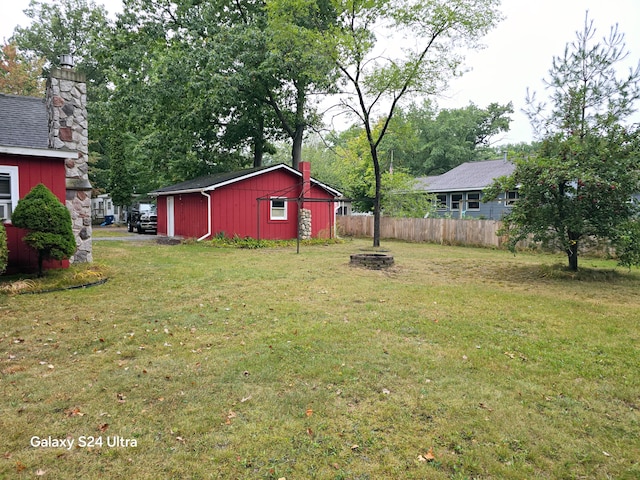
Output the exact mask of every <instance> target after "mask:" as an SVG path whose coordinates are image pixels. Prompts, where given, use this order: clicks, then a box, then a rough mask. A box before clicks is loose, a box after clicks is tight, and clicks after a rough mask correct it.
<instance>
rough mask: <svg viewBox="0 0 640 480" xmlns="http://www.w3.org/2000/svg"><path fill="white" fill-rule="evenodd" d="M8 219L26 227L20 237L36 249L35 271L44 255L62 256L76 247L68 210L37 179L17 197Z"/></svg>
mask: <svg viewBox="0 0 640 480" xmlns="http://www.w3.org/2000/svg"><path fill="white" fill-rule="evenodd" d="M11 222H12V223H13V225H15V226H16V227H18V228H24V229H26V230H28V233H27V234H26V235H25V236H24V238H23V240H24V242H25V243H26V244H27V245H29V246H30V247H31V248H33V249H34V250H36V251H37V252H38V273H39V275H42V262H43V260H44V259H54V260H62V259H65V258H69V257H70V256H71V255H73V253H74V252H75V251H76V241H75V237H74V235H73V230H72V225H71V214H70V213H69V210H68V209H67V207H66V206H64V205H63V204H62V203H60V201H59V200H58V198H57V197H56V196H55V195H54V194H53V193H52V192H51V190H49V189H48V188H47V187H45V186H44V185H43V184H41V183H40V184H38V185H36V186H35V187H33V188H32V189H31V191H30V192H29V193H28V194H27V195H25V196H24V197H23V198H22V199H20V201H19V202H18V205H16V208H15V210H14V212H13V215H12V217H11Z"/></svg>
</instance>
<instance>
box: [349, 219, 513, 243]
mask: <svg viewBox="0 0 640 480" xmlns="http://www.w3.org/2000/svg"><path fill="white" fill-rule="evenodd" d="M337 219H338V220H337V227H338V233H339V234H341V235H347V236H354V237H373V216H370V215H355V216H354V215H340V216H338V217H337ZM501 226H502V222H501V221H499V220H457V219H450V218H392V217H382V218H381V219H380V237H381V238H387V239H388V238H395V239H398V240H406V241H408V242H428V243H441V244H445V245H470V246H483V247H501V246H502V245H503V244H504V243H506V238H505V237H499V236H498V235H497V233H496V232H497V231H498V230H499V229H500V227H501Z"/></svg>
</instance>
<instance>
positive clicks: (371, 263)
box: [349, 253, 393, 270]
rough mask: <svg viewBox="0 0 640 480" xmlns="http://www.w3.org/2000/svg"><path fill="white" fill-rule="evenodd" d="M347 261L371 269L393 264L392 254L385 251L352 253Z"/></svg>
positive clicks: (387, 266) (379, 268)
mask: <svg viewBox="0 0 640 480" xmlns="http://www.w3.org/2000/svg"><path fill="white" fill-rule="evenodd" d="M349 263H350V264H351V265H355V266H358V267H364V268H369V269H371V270H381V269H383V268H389V267H390V266H392V265H393V256H392V255H388V254H386V253H354V254H353V255H351V260H350V262H349Z"/></svg>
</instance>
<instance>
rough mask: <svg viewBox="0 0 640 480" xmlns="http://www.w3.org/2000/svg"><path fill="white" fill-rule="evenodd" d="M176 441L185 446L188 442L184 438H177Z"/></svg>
mask: <svg viewBox="0 0 640 480" xmlns="http://www.w3.org/2000/svg"><path fill="white" fill-rule="evenodd" d="M176 441H178V442H180V443H181V444H183V445H184V444H185V443H187V441H186V440H185V439H184V438H182V437H176Z"/></svg>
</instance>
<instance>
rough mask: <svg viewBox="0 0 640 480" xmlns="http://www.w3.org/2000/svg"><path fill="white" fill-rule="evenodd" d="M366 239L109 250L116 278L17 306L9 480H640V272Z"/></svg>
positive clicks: (4, 378)
mask: <svg viewBox="0 0 640 480" xmlns="http://www.w3.org/2000/svg"><path fill="white" fill-rule="evenodd" d="M369 245H370V241H369V240H366V241H365V240H355V241H346V242H345V243H343V244H335V245H329V246H322V245H314V246H303V247H302V248H301V250H300V254H296V253H295V247H292V248H289V247H287V248H279V249H278V248H271V249H256V250H246V249H232V248H212V247H208V246H206V245H202V244H185V245H177V246H167V245H157V244H155V243H126V242H119V241H110V242H96V243H94V258H95V259H96V261H98V262H100V263H101V264H104V265H105V267H106V268H107V269H108V271H109V275H110V278H109V281H108V282H107V283H105V284H103V285H100V286H96V287H92V288H87V289H82V290H68V291H61V292H53V293H47V294H40V295H8V294H0V371H1V376H0V387H1V388H2V395H1V396H0V434H1V435H2V439H1V447H0V448H1V452H0V453H2V454H3V456H2V458H0V478H33V477H34V476H42V477H43V478H85V479H93V478H135V479H154V480H155V479H159V478H175V479H185V478H191V479H200V478H202V479H209V478H220V479H233V478H242V479H244V478H247V479H262V478H267V479H270V478H274V479H280V478H286V479H288V480H292V479H310V478H319V479H340V478H345V479H405V478H406V479H412V478H413V479H440V478H441V479H445V478H459V479H463V478H482V479H488V478H492V479H532V478H545V479H546V478H548V479H560V478H572V479H573V478H575V479H578V478H589V479H591V478H594V479H604V478H616V479H625V478H626V479H637V478H640V463H639V462H640V413H639V409H640V376H639V374H638V373H639V368H638V367H639V365H640V349H639V345H640V343H639V342H640V323H639V321H638V318H639V316H640V315H639V313H640V298H639V294H638V292H639V291H640V290H639V289H640V274H639V273H638V271H637V270H633V271H631V272H629V271H627V270H623V269H619V270H615V264H614V263H612V262H608V261H604V260H590V259H584V258H583V259H582V261H581V267H582V268H584V269H585V271H584V272H582V273H581V274H580V275H579V276H578V277H573V276H571V275H570V274H568V273H565V272H563V271H561V270H560V269H558V268H556V267H554V264H555V263H559V262H564V261H565V259H564V258H563V257H562V256H558V257H552V256H546V255H526V254H521V255H518V256H517V257H514V256H513V255H511V254H510V253H508V252H504V251H493V250H488V249H471V248H461V247H457V248H456V247H443V246H436V245H423V244H408V243H396V242H383V246H384V247H385V248H387V249H389V250H390V251H391V253H392V254H393V255H394V257H395V259H396V266H395V267H394V268H393V269H391V270H389V271H386V272H382V271H370V270H364V269H360V268H354V267H351V266H349V254H350V253H358V252H360V251H361V250H362V249H366V248H368V247H369ZM34 437H39V438H41V439H43V438H44V439H46V440H48V439H49V437H51V438H52V439H64V440H65V445H64V446H58V447H45V448H43V447H41V446H32V445H31V444H32V443H34V444H35V443H37V442H36V440H32V439H33V438H34ZM70 441H73V442H74V444H73V446H72V448H70V449H67V448H66V445H67V444H68V443H67V442H70ZM100 441H102V445H99V444H98V443H99V442H100ZM54 443H55V442H54ZM114 444H117V445H114ZM127 444H128V445H127ZM134 444H135V446H133V445H134ZM121 445H122V446H121Z"/></svg>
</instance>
